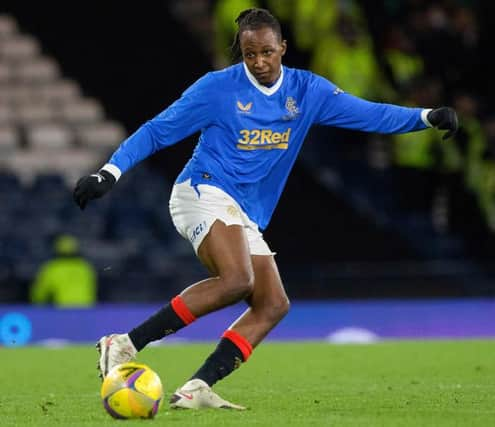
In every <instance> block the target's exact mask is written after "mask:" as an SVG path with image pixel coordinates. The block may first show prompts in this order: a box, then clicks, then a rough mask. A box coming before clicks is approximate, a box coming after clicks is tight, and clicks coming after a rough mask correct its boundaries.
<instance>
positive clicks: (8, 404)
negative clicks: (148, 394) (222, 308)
mask: <svg viewBox="0 0 495 427" xmlns="http://www.w3.org/2000/svg"><path fill="white" fill-rule="evenodd" d="M213 348H214V344H180V345H179V344H171V345H166V346H160V347H150V348H147V349H145V350H143V352H142V353H141V354H140V358H139V360H140V361H142V362H144V363H147V364H149V365H150V366H151V367H152V368H153V369H155V370H156V371H157V372H158V374H159V375H160V377H161V378H162V382H163V384H164V388H165V392H166V401H168V396H169V395H170V393H171V392H172V391H173V390H174V389H175V388H176V387H178V386H180V385H182V383H183V382H184V381H185V380H186V379H187V378H188V377H189V376H190V375H191V374H192V373H193V372H194V370H195V369H196V368H197V367H198V366H199V364H200V363H201V362H202V360H203V359H204V357H205V356H206V355H207V354H209V352H210V351H211V350H212V349H213ZM0 355H1V357H0V360H1V362H2V369H1V371H0V384H1V385H2V393H1V394H0V425H2V426H69V425H70V426H106V425H116V424H119V425H120V424H122V423H124V424H125V426H133V425H136V426H137V425H139V426H143V423H146V424H147V423H152V424H153V425H168V426H279V425H283V426H284V427H285V426H301V427H305V426H353V427H356V426H366V427H372V426H394V427H395V426H421V427H422V426H435V427H437V426H483V427H487V426H495V341H482V340H476V341H474V340H473V341H456V342H451V341H425V342H412V341H403V342H401V341H396V342H384V343H379V344H373V345H331V344H325V343H265V344H263V345H261V346H260V347H259V348H258V349H257V350H256V351H255V353H254V354H253V356H252V358H251V360H249V362H248V363H246V364H245V365H244V366H243V367H241V369H239V370H238V371H237V372H235V373H234V374H233V375H231V376H230V377H228V378H226V379H225V380H224V381H222V382H220V383H218V384H217V385H216V386H215V390H216V391H217V392H218V393H219V394H220V395H221V396H223V397H225V398H226V399H229V400H232V401H233V402H237V403H240V404H243V405H246V406H248V407H249V410H248V411H244V412H237V411H235V412H234V411H227V410H211V409H210V410H206V411H204V410H203V411H185V410H179V411H177V410H176V411H173V410H170V409H169V408H168V404H167V403H166V402H165V404H164V405H163V406H162V408H161V409H160V411H159V413H158V415H157V417H156V418H155V419H154V420H149V421H144V420H133V421H117V420H113V419H112V418H111V417H110V416H109V415H107V414H106V413H105V412H104V410H103V407H102V404H101V401H100V398H99V388H100V382H99V379H98V378H97V376H96V370H95V365H96V351H95V349H94V348H93V347H90V346H73V347H66V348H60V349H48V348H41V347H26V348H12V349H8V348H0Z"/></svg>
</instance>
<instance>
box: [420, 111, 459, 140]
mask: <svg viewBox="0 0 495 427" xmlns="http://www.w3.org/2000/svg"><path fill="white" fill-rule="evenodd" d="M426 118H427V119H428V121H429V122H430V123H431V125H432V126H433V127H435V128H437V129H440V130H446V131H447V132H445V134H444V136H443V137H442V139H447V138H450V137H451V136H454V135H455V134H456V132H457V129H458V128H459V122H458V120H457V114H456V112H455V110H454V109H453V108H450V107H440V108H435V109H434V110H431V111H430V112H429V113H428V115H427V116H426Z"/></svg>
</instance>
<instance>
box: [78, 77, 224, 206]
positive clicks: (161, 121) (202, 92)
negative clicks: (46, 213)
mask: <svg viewBox="0 0 495 427" xmlns="http://www.w3.org/2000/svg"><path fill="white" fill-rule="evenodd" d="M213 91H214V82H212V77H211V76H210V75H209V74H207V75H206V76H204V77H202V78H201V79H199V80H198V81H197V82H196V83H194V84H193V85H192V86H191V87H189V89H187V90H186V91H185V92H184V93H183V94H182V96H181V97H180V98H179V99H178V100H177V101H175V102H174V103H173V104H172V105H170V106H169V107H168V108H167V109H166V110H164V111H163V112H162V113H160V114H158V115H157V116H156V117H154V118H153V119H152V120H149V121H147V122H146V123H144V124H143V125H142V126H141V127H140V128H139V129H138V130H137V131H136V132H134V133H133V134H132V135H131V136H129V137H128V138H127V139H126V140H125V141H124V142H122V144H120V146H119V147H118V149H117V150H116V151H115V152H114V153H113V155H112V156H111V157H110V160H109V161H108V163H106V164H105V165H104V166H103V167H102V168H101V169H100V170H99V171H98V172H97V173H94V174H91V175H87V176H84V177H82V178H81V179H80V180H79V181H78V182H77V184H76V187H75V189H74V193H73V196H74V200H75V202H76V203H77V204H78V205H79V207H80V208H81V209H84V208H85V206H86V204H87V203H88V202H89V201H90V200H93V199H97V198H99V197H102V196H103V195H104V194H106V193H107V192H108V191H110V190H111V189H112V187H113V186H114V185H115V183H116V182H117V181H118V180H119V178H120V176H121V175H122V174H123V173H125V172H126V171H127V170H129V169H130V168H132V167H133V166H134V165H136V164H137V163H139V162H140V161H142V160H144V159H145V158H147V157H149V156H151V155H152V154H153V153H155V152H156V151H158V150H161V149H163V148H165V147H168V146H170V145H173V144H175V143H176V142H178V141H180V140H182V139H184V138H186V137H187V136H189V135H192V134H193V133H195V132H197V131H199V130H200V129H202V128H205V127H207V126H208V125H210V124H212V122H213V120H214V118H213V114H212V112H213V111H214V106H213V105H212V104H213V102H214V99H215V97H214V94H213Z"/></svg>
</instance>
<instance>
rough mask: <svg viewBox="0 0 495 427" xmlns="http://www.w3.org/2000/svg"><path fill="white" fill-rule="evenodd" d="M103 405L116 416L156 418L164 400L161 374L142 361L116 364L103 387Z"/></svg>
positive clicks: (121, 417)
mask: <svg viewBox="0 0 495 427" xmlns="http://www.w3.org/2000/svg"><path fill="white" fill-rule="evenodd" d="M101 399H102V401H103V407H104V408H105V410H106V411H107V412H108V413H109V414H110V415H111V416H112V417H114V418H118V419H131V418H153V417H154V416H155V415H156V413H157V412H158V409H159V408H160V404H161V402H162V400H163V387H162V382H161V381H160V377H159V376H158V374H157V373H156V372H155V371H153V370H152V369H151V368H150V367H149V366H147V365H143V364H142V363H134V362H129V363H123V364H121V365H117V366H115V367H114V368H113V369H112V370H111V371H110V372H109V373H108V375H107V376H106V377H105V379H104V380H103V384H102V386H101Z"/></svg>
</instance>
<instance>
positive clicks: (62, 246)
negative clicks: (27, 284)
mask: <svg viewBox="0 0 495 427" xmlns="http://www.w3.org/2000/svg"><path fill="white" fill-rule="evenodd" d="M54 250H55V254H56V256H55V258H53V259H51V260H49V261H46V262H45V263H44V264H42V265H41V267H40V269H39V271H38V273H37V274H36V277H35V280H34V282H33V284H32V286H31V289H30V295H29V296H30V301H31V302H32V303H34V304H53V305H55V306H57V307H64V308H65V307H88V306H92V305H93V304H95V302H96V299H97V274H96V271H95V269H94V267H93V266H92V265H91V263H90V262H88V261H87V260H86V259H84V258H83V257H82V256H81V255H80V253H79V242H78V240H77V239H76V238H75V237H73V236H70V235H60V236H58V237H57V238H56V239H55V242H54Z"/></svg>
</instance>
